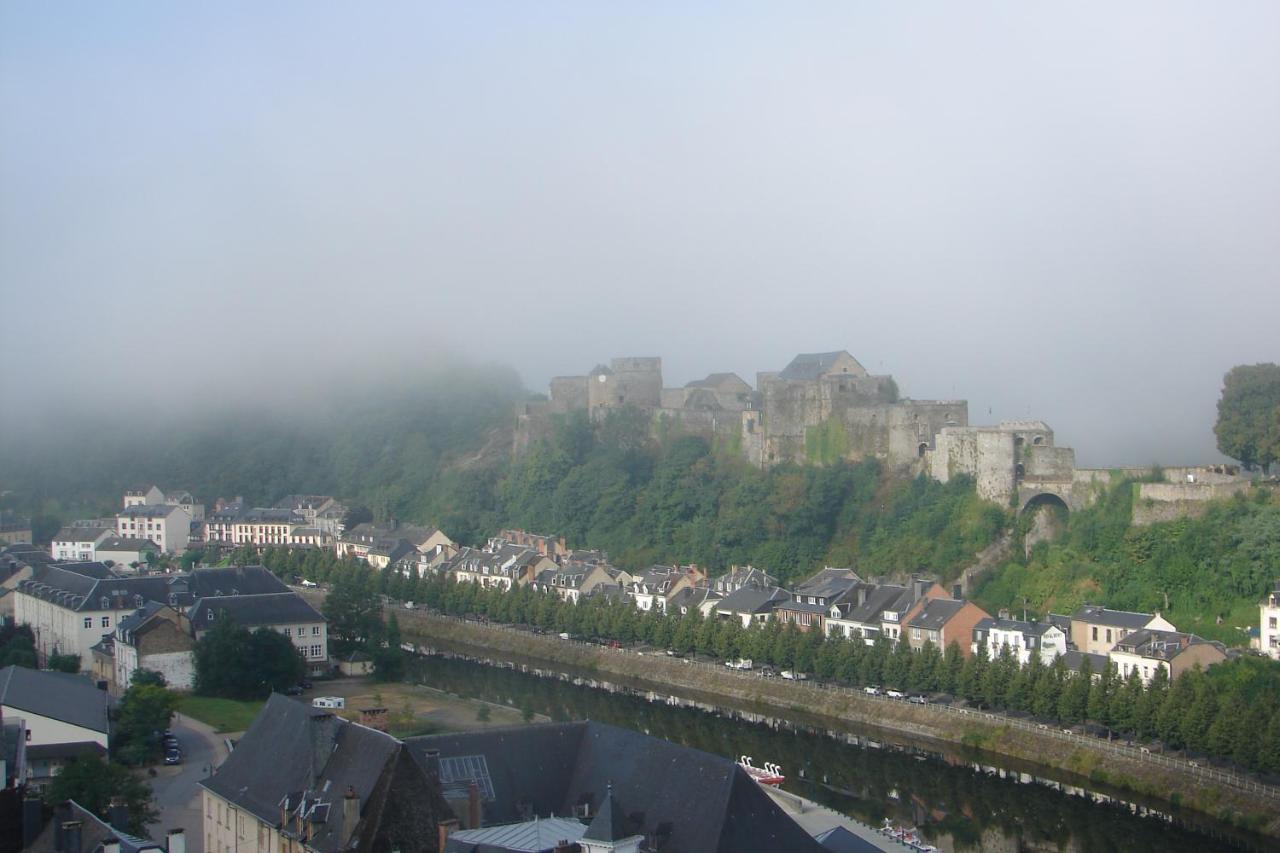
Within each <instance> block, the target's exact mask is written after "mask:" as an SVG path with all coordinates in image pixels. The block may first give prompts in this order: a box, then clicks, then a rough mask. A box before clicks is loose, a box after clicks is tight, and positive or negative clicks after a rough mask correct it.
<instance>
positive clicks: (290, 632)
mask: <svg viewBox="0 0 1280 853" xmlns="http://www.w3.org/2000/svg"><path fill="white" fill-rule="evenodd" d="M284 635H285V636H286V637H292V636H293V629H292V628H285V629H284Z"/></svg>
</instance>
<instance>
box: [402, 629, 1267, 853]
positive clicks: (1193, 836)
mask: <svg viewBox="0 0 1280 853" xmlns="http://www.w3.org/2000/svg"><path fill="white" fill-rule="evenodd" d="M493 663H495V662H492V661H491V662H489V663H481V662H479V661H477V660H475V659H473V658H469V657H467V656H466V655H461V654H453V653H450V652H447V651H438V652H436V653H434V654H429V655H426V656H421V657H417V658H415V660H414V662H413V664H412V665H411V670H410V671H411V677H412V679H413V680H414V681H416V682H419V683H423V684H426V685H428V686H430V687H434V688H437V689H440V690H445V691H448V692H450V693H454V694H457V695H459V696H465V697H470V698H476V699H483V700H486V701H489V702H495V703H499V704H504V705H510V706H512V707H515V708H520V709H529V710H532V711H533V712H535V713H537V714H543V715H546V716H549V717H550V718H551V719H553V720H570V719H591V720H596V721H599V722H604V723H609V724H612V725H615V726H622V727H625V728H629V729H634V730H636V731H641V732H644V733H646V734H649V735H653V736H654V737H660V738H665V739H667V740H670V741H673V742H675V743H680V744H683V745H685V746H690V747H694V748H697V749H701V750H705V751H707V752H711V753H715V754H717V755H722V756H726V757H731V758H737V757H738V756H740V755H750V756H752V757H753V758H754V759H755V763H756V764H757V765H760V764H763V763H764V762H765V761H771V762H773V763H776V764H779V765H781V766H782V769H783V772H784V773H785V774H786V776H787V781H786V782H785V783H784V784H783V788H785V789H786V790H789V791H792V792H794V793H796V794H799V795H801V796H804V797H808V798H809V799H811V800H815V801H817V802H820V803H823V804H824V805H826V806H828V807H830V808H833V809H835V810H837V811H840V812H843V813H844V814H847V815H850V816H851V817H854V818H856V819H858V820H861V821H863V822H864V823H868V824H870V825H872V826H880V825H881V824H882V823H883V822H884V820H885V819H886V818H887V819H889V820H891V821H893V822H894V823H897V824H900V825H916V826H918V827H920V829H921V830H922V831H923V833H924V834H925V836H926V837H928V838H930V839H931V840H932V842H933V843H934V844H937V845H938V846H940V847H943V849H947V848H948V847H955V848H957V849H980V848H982V847H999V848H1001V849H1005V850H1088V851H1093V850H1115V851H1153V853H1154V851H1195V853H1206V851H1211V850H1240V849H1245V850H1275V849H1277V847H1278V846H1280V845H1277V843H1276V842H1275V841H1274V840H1272V839H1267V838H1263V837H1261V836H1256V835H1252V834H1248V833H1244V832H1241V831H1239V830H1237V829H1235V828H1234V827H1231V826H1229V825H1227V824H1223V823H1219V822H1216V821H1212V820H1209V819H1207V818H1203V817H1200V816H1199V815H1195V814H1189V813H1185V812H1184V813H1176V812H1173V813H1170V812H1171V810H1170V808H1169V807H1168V806H1167V805H1164V804H1161V803H1159V802H1158V801H1152V800H1144V799H1143V798H1141V797H1137V796H1135V795H1133V794H1128V793H1125V792H1121V791H1116V790H1109V789H1107V788H1106V787H1104V786H1099V785H1096V784H1093V783H1090V782H1088V780H1084V779H1080V778H1073V777H1072V776H1071V775H1070V774H1065V773H1059V772H1056V771H1051V770H1047V769H1045V768H1041V767H1037V766H1035V765H1031V764H1020V763H1018V762H1016V761H1012V760H1010V759H1006V758H1002V757H997V756H991V755H987V754H983V753H978V752H973V751H966V750H964V749H963V748H959V747H955V746H952V745H939V744H937V743H926V742H912V741H911V740H910V739H907V738H904V737H901V736H895V735H892V734H886V733H883V732H878V731H875V730H867V731H866V732H865V733H862V734H860V735H845V734H839V735H836V736H832V735H831V734H829V733H827V732H826V731H825V730H824V729H823V728H822V722H821V720H818V719H816V718H815V719H809V720H806V719H789V720H786V721H782V720H777V719H771V718H769V717H768V716H766V715H765V714H755V713H751V712H738V711H729V710H719V711H717V710H715V709H714V708H713V706H712V704H711V702H710V701H705V702H700V701H698V697H690V696H687V695H686V696H683V697H671V696H666V695H657V694H654V693H652V692H650V691H648V690H647V689H642V688H638V687H636V686H633V685H628V684H626V683H625V682H623V681H615V682H614V683H611V684H601V683H600V682H597V681H594V680H593V679H594V676H593V674H592V673H589V672H586V671H580V672H574V671H572V670H569V669H565V668H563V667H557V668H556V669H554V670H552V669H550V668H548V665H547V664H545V663H538V662H535V661H532V660H528V661H521V660H515V661H502V662H500V663H499V665H496V666H495V665H492V664H493ZM512 667H514V668H512ZM539 667H541V669H538V668H539ZM525 670H528V671H525ZM575 682H576V683H575ZM593 685H594V686H593ZM775 713H776V712H775Z"/></svg>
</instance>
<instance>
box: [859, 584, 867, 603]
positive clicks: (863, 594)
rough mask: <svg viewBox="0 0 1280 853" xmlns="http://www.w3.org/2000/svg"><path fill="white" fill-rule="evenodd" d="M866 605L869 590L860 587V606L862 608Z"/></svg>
mask: <svg viewBox="0 0 1280 853" xmlns="http://www.w3.org/2000/svg"><path fill="white" fill-rule="evenodd" d="M866 603H867V588H866V587H865V586H862V585H859V586H858V606H859V607H861V606H862V605H864V604H866Z"/></svg>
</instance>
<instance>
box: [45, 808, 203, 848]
mask: <svg viewBox="0 0 1280 853" xmlns="http://www.w3.org/2000/svg"><path fill="white" fill-rule="evenodd" d="M71 820H75V821H79V822H80V849H79V850H70V849H65V848H64V849H63V850H62V851H61V853H94V851H98V850H101V849H102V842H103V841H105V840H106V839H107V838H110V837H112V836H114V837H115V838H117V839H119V841H120V853H140V851H143V850H164V845H162V844H157V843H156V842H154V841H151V840H150V839H146V838H138V837H137V836H133V835H129V834H128V833H126V832H124V831H123V830H119V829H116V828H114V827H113V826H111V825H110V824H109V823H107V822H106V821H104V820H102V819H101V818H99V817H98V816H97V815H95V814H94V813H93V812H91V811H89V810H88V809H86V808H84V807H83V806H81V805H80V804H79V803H77V802H76V801H75V800H68V801H67V802H66V804H65V805H60V806H58V807H56V808H55V809H54V815H53V820H51V821H49V823H48V824H46V825H45V827H44V829H43V830H42V831H41V832H40V834H39V835H38V836H37V837H36V840H35V841H33V842H32V843H31V846H30V847H28V848H26V853H55V851H57V837H58V825H59V824H60V823H62V822H64V821H71ZM192 832H199V829H198V828H192Z"/></svg>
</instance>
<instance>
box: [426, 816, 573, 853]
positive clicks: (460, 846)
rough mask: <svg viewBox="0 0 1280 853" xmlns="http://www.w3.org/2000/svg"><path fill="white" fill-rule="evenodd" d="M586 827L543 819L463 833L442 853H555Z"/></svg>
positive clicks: (559, 819)
mask: <svg viewBox="0 0 1280 853" xmlns="http://www.w3.org/2000/svg"><path fill="white" fill-rule="evenodd" d="M586 829H587V827H586V825H585V824H584V823H582V822H581V821H578V820H574V819H573V818H568V817H544V818H538V819H535V820H530V821H525V822H524V823H508V824H503V825H502V826H486V827H485V828H484V829H464V830H462V831H460V832H455V833H453V834H452V835H450V836H449V840H448V842H446V843H445V848H444V849H445V853H479V851H497V850H503V851H513V853H515V851H520V853H526V851H527V853H543V851H546V850H554V849H555V846H556V845H557V844H558V843H559V842H561V841H568V842H570V843H573V842H575V841H577V840H578V839H579V838H581V837H582V833H584V832H586Z"/></svg>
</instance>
